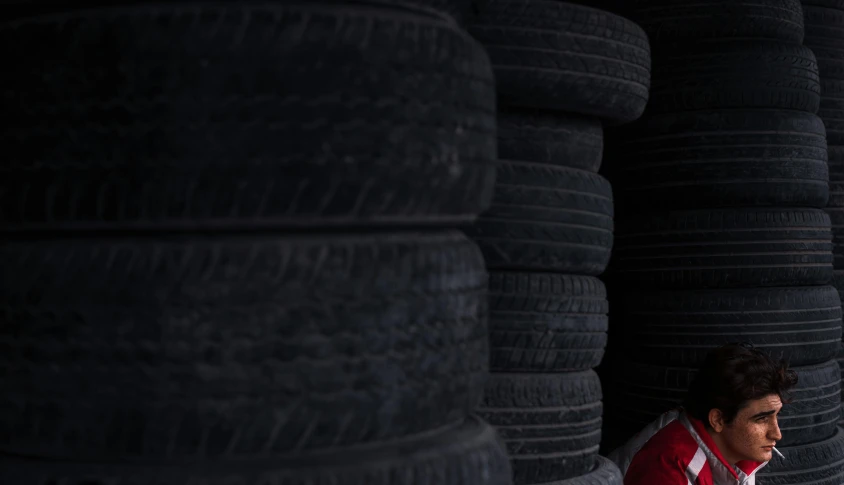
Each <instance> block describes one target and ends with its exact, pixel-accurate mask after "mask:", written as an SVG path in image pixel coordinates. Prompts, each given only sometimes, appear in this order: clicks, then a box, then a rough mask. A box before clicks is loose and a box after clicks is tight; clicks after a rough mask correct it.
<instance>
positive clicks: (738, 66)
mask: <svg viewBox="0 0 844 485" xmlns="http://www.w3.org/2000/svg"><path fill="white" fill-rule="evenodd" d="M653 72H654V74H653V83H652V86H651V93H650V100H649V101H648V114H654V113H672V112H677V111H693V110H701V109H742V108H763V109H792V110H798V111H806V112H809V113H817V111H818V107H819V106H820V101H821V84H820V77H819V74H818V62H817V59H816V58H815V55H814V54H813V53H812V50H811V49H809V48H808V47H805V46H802V45H799V44H794V43H787V42H774V41H750V40H741V41H729V42H728V41H725V42H717V43H713V44H711V45H709V44H701V45H700V46H697V47H694V48H687V49H683V48H680V49H677V50H676V51H671V52H670V53H666V54H664V55H662V56H661V57H659V58H658V59H656V60H655V61H654V69H653Z"/></svg>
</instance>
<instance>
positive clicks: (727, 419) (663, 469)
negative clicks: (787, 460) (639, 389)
mask: <svg viewBox="0 0 844 485" xmlns="http://www.w3.org/2000/svg"><path fill="white" fill-rule="evenodd" d="M796 384H797V375H796V374H795V373H794V371H792V370H789V369H788V365H787V364H786V363H785V362H775V361H773V360H772V359H771V358H770V357H768V356H767V355H766V354H764V353H763V352H761V351H759V350H758V349H755V348H753V346H751V345H748V344H729V345H725V346H723V347H720V348H718V349H715V350H713V351H712V352H710V353H709V355H707V357H706V360H705V361H704V363H703V365H702V366H701V368H700V370H699V371H698V373H697V375H696V376H695V378H694V380H693V382H692V384H691V385H690V386H689V392H688V394H687V397H686V400H685V402H684V403H683V407H682V408H679V409H677V410H673V411H669V412H667V413H665V414H663V415H662V416H660V417H659V419H657V420H656V421H654V422H653V423H651V424H649V425H648V426H647V427H646V428H645V429H644V430H642V431H641V432H640V433H639V434H638V435H636V436H634V437H633V438H632V439H631V440H630V441H628V442H627V443H626V444H625V445H623V446H622V447H621V448H619V449H617V450H615V451H613V452H612V453H611V454H610V459H611V460H612V461H614V462H615V463H616V464H617V465H618V466H619V468H621V471H622V473H623V475H624V485H655V484H658V485H727V484H729V485H755V484H756V472H757V471H759V469H761V468H762V467H764V466H765V465H766V464H767V463H768V461H769V460H771V457H772V453H773V452H774V450H773V447H774V445H775V444H776V442H777V441H778V440H780V439H781V438H782V434H781V433H780V429H779V426H778V424H777V415H778V414H779V412H780V410H781V409H782V406H783V401H784V400H785V399H786V393H787V392H788V391H789V389H791V388H792V387H794V385H796Z"/></svg>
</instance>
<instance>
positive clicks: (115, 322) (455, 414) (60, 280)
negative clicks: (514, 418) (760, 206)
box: [0, 0, 512, 485]
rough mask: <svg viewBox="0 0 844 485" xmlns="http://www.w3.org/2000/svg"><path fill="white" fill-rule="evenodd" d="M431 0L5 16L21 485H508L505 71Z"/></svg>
mask: <svg viewBox="0 0 844 485" xmlns="http://www.w3.org/2000/svg"><path fill="white" fill-rule="evenodd" d="M426 3H427V2H420V3H412V2H403V1H394V0H389V1H388V0H373V1H363V0H361V1H356V2H354V3H353V4H349V3H346V4H344V3H341V2H299V3H285V2H280V3H279V2H275V3H273V2H270V3H267V2H237V3H225V2H224V3H219V2H218V3H216V4H213V5H210V4H203V3H197V2H191V1H184V2H182V1H177V2H168V3H160V2H159V3H155V4H147V3H146V2H131V4H130V5H124V4H120V3H118V4H117V5H115V4H113V3H110V4H108V5H107V6H106V5H105V2H103V5H102V6H97V5H98V4H97V2H86V8H84V9H81V8H73V7H61V6H58V4H57V5H53V6H49V5H47V4H43V3H42V4H38V5H36V4H33V3H31V2H28V3H26V4H22V5H18V6H16V7H15V6H11V7H8V10H6V9H7V7H4V14H7V16H5V17H4V20H3V21H2V22H0V53H1V54H2V55H3V57H4V58H5V59H6V60H7V62H8V65H9V66H15V67H14V69H12V70H10V71H8V72H7V73H6V75H4V76H2V79H0V93H2V94H0V96H2V99H3V105H4V114H5V116H6V117H7V119H8V120H14V123H13V124H7V125H4V127H3V128H2V129H0V139H2V140H3V144H4V148H5V149H6V156H5V158H4V160H3V162H2V165H0V172H1V173H0V194H1V195H0V228H2V229H1V230H2V231H3V235H2V243H0V267H2V268H3V271H2V276H0V310H1V311H0V315H2V317H0V318H2V322H0V348H2V351H0V368H2V369H3V378H2V379H0V409H2V412H0V483H3V484H10V485H11V484H15V485H48V484H58V483H62V484H70V483H74V484H82V483H86V484H105V483H121V484H126V485H130V484H137V485H140V484H144V485H184V484H188V483H196V484H199V483H202V484H207V485H230V484H253V485H257V484H259V483H260V484H269V483H273V484H278V485H294V484H300V485H301V484H325V483H331V484H334V485H429V484H442V485H468V484H473V485H475V484H482V485H509V484H510V483H512V471H511V466H510V461H509V459H508V456H507V453H506V450H505V447H504V445H503V442H502V441H501V440H500V438H499V437H498V436H497V434H496V432H495V430H494V428H493V427H491V426H489V425H488V424H487V423H485V422H484V421H483V420H481V419H479V418H477V417H475V415H474V414H473V411H474V409H475V408H476V407H477V405H478V403H479V402H480V399H481V398H482V396H483V391H484V384H485V381H486V378H487V375H488V367H489V343H488V333H487V318H488V310H487V273H486V269H485V267H484V260H483V256H482V254H481V252H480V251H479V249H478V247H477V245H476V244H475V243H474V242H472V241H471V240H470V239H469V238H467V237H466V235H465V234H463V233H462V232H460V231H459V230H457V229H455V228H456V227H458V226H459V225H461V224H469V223H471V222H472V221H474V220H475V219H476V217H477V215H478V214H479V213H481V212H482V211H483V210H484V209H485V208H487V207H488V206H489V203H490V200H491V197H492V191H493V187H494V179H495V162H496V159H497V154H496V139H495V117H496V98H495V89H494V76H493V71H492V69H491V65H490V62H489V57H488V55H487V54H486V52H485V50H484V49H483V47H482V46H481V45H480V44H479V43H478V42H477V41H476V40H475V39H473V38H472V37H471V36H470V35H469V34H468V33H466V32H465V31H464V30H462V29H461V28H460V27H459V26H458V24H457V23H456V21H455V20H454V18H453V17H451V16H450V15H448V14H446V13H444V12H442V11H439V10H436V9H432V8H430V6H426ZM459 3H464V2H460V1H459V0H455V1H450V0H442V1H440V2H439V3H438V4H439V5H441V6H455V7H456V6H458V4H459ZM423 226H424V227H423Z"/></svg>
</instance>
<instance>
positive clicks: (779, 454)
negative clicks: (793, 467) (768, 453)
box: [771, 446, 785, 460]
mask: <svg viewBox="0 0 844 485" xmlns="http://www.w3.org/2000/svg"><path fill="white" fill-rule="evenodd" d="M771 449H772V450H774V453H776V454H777V456H779V457H780V458H782V459H783V460H785V457H784V456H783V454H782V453H780V450H778V449H777V447H776V446H772V447H771Z"/></svg>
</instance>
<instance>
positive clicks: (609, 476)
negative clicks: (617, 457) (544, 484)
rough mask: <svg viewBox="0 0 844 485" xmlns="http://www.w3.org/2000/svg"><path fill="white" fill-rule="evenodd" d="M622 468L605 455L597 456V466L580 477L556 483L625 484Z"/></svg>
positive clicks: (580, 484) (573, 484)
mask: <svg viewBox="0 0 844 485" xmlns="http://www.w3.org/2000/svg"><path fill="white" fill-rule="evenodd" d="M622 480H623V478H622V476H621V470H619V469H618V467H617V466H616V465H615V463H613V462H611V461H610V460H608V459H606V458H604V457H603V456H596V457H595V467H594V468H593V469H592V471H590V472H589V473H587V474H585V475H581V476H579V477H573V478H569V479H567V480H562V481H559V482H557V483H556V484H555V485H623V484H622Z"/></svg>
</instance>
